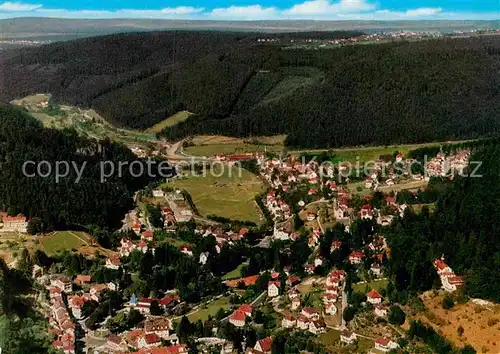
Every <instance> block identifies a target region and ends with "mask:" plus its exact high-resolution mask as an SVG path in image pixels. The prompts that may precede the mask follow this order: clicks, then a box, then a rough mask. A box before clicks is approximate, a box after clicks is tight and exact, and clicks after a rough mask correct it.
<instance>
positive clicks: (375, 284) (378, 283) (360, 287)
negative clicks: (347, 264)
mask: <svg viewBox="0 0 500 354" xmlns="http://www.w3.org/2000/svg"><path fill="white" fill-rule="evenodd" d="M387 284H389V280H388V279H379V280H374V281H372V282H368V283H358V284H353V285H352V288H353V289H354V290H355V291H359V292H363V293H364V292H365V290H366V289H367V286H368V292H369V291H370V290H371V289H375V290H377V291H378V292H380V291H381V290H382V289H385V288H387Z"/></svg>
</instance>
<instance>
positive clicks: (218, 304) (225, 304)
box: [187, 297, 231, 323]
mask: <svg viewBox="0 0 500 354" xmlns="http://www.w3.org/2000/svg"><path fill="white" fill-rule="evenodd" d="M230 307H231V305H229V298H227V297H221V298H220V299H217V300H215V301H213V302H211V303H210V304H208V305H207V306H206V308H203V307H202V308H201V309H200V311H198V312H194V313H192V314H190V315H188V316H187V318H188V320H189V321H191V323H194V322H196V321H198V320H202V321H206V320H208V317H209V316H213V317H215V315H216V314H217V312H218V311H219V310H220V309H221V308H223V309H224V310H228V309H229V308H230Z"/></svg>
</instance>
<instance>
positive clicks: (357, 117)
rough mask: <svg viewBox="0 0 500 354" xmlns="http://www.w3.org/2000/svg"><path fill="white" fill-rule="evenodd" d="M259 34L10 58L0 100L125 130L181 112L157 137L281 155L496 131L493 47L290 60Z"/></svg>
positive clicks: (394, 47) (406, 48) (497, 45)
mask: <svg viewBox="0 0 500 354" xmlns="http://www.w3.org/2000/svg"><path fill="white" fill-rule="evenodd" d="M350 34H352V33H320V34H318V33H311V34H310V35H311V36H317V37H319V38H320V39H322V40H327V39H333V38H337V37H339V36H347V35H350ZM260 36H262V35H259V34H251V33H250V34H248V33H246V34H245V33H228V32H156V33H133V34H121V35H111V36H104V37H95V38H87V39H80V40H76V41H71V42H64V43H63V42H61V43H55V44H51V45H47V46H42V47H39V48H29V49H22V50H15V51H14V50H13V51H9V52H7V53H4V54H3V57H1V58H0V75H1V76H2V78H4V80H2V82H0V99H1V100H10V99H13V98H17V97H23V96H26V95H28V94H30V93H35V92H51V93H52V94H53V95H54V97H56V99H58V100H60V101H62V102H67V103H70V104H75V105H81V106H90V107H92V108H94V109H96V110H97V111H98V112H99V113H100V114H101V115H103V116H104V117H106V118H107V119H108V120H110V121H111V122H113V123H115V124H118V125H122V126H128V127H133V128H147V127H150V126H152V125H154V124H156V123H158V122H160V121H162V120H164V119H165V118H167V117H169V116H171V115H173V114H174V113H176V112H178V111H180V110H187V111H189V112H192V113H194V115H193V116H191V117H190V118H188V119H187V120H185V121H183V122H181V123H179V124H176V125H173V126H171V127H168V128H167V129H165V130H164V132H163V134H164V135H166V136H167V137H169V138H171V139H178V138H182V137H185V136H188V135H192V134H201V133H203V134H223V135H232V136H250V135H276V134H287V136H288V137H287V141H286V143H287V144H288V145H292V146H304V147H338V146H342V145H362V144H389V143H404V142H407V143H408V142H411V143H414V142H424V141H431V140H447V139H459V138H460V139H461V138H474V137H478V136H484V135H489V134H496V133H497V132H498V129H499V128H500V126H499V124H500V123H499V121H498V118H499V114H500V113H499V112H500V100H499V96H498V95H499V93H500V91H499V89H498V87H500V76H499V75H498V73H499V72H500V38H498V37H494V36H489V37H486V36H485V37H477V38H468V39H467V38H463V39H443V40H433V41H422V42H411V43H397V44H395V43H393V44H379V45H363V46H361V45H360V46H348V47H343V48H337V49H329V50H307V49H293V50H292V49H286V48H283V47H282V45H283V43H285V42H287V41H288V40H289V39H290V38H294V35H293V34H292V35H280V36H282V38H286V40H282V41H281V44H274V43H270V44H269V43H266V44H261V43H258V42H257V41H256V38H258V37H260ZM297 36H298V35H297ZM303 36H304V34H303V33H302V34H300V37H302V38H303Z"/></svg>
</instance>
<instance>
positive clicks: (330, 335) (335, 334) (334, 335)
mask: <svg viewBox="0 0 500 354" xmlns="http://www.w3.org/2000/svg"><path fill="white" fill-rule="evenodd" d="M318 340H319V342H320V343H321V344H323V345H324V346H326V347H330V346H332V345H335V343H337V342H338V341H339V340H340V332H339V331H336V330H334V329H330V330H329V331H328V332H326V333H323V334H321V335H320V336H319V337H318Z"/></svg>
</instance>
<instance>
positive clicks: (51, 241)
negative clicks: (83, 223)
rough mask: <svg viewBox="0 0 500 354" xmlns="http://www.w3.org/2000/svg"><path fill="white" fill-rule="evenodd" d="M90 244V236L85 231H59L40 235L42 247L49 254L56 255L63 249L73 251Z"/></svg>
mask: <svg viewBox="0 0 500 354" xmlns="http://www.w3.org/2000/svg"><path fill="white" fill-rule="evenodd" d="M89 244H90V239H89V236H88V235H87V234H86V233H84V232H77V231H57V232H54V233H52V234H51V235H50V236H43V237H40V245H41V248H42V249H43V250H44V251H45V253H47V254H48V255H49V256H51V255H55V254H56V253H57V252H59V251H62V250H68V251H71V250H73V249H75V250H76V249H79V248H81V247H85V246H88V245H89Z"/></svg>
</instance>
